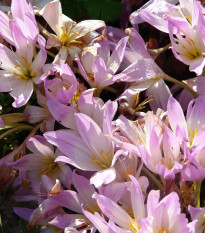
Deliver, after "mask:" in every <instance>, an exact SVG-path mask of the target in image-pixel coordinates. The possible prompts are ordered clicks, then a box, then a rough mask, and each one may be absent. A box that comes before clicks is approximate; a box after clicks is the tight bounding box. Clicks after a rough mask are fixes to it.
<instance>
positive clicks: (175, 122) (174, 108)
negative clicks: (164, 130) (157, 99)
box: [167, 96, 187, 135]
mask: <svg viewBox="0 0 205 233" xmlns="http://www.w3.org/2000/svg"><path fill="white" fill-rule="evenodd" d="M167 111H168V117H169V122H170V125H171V127H172V129H173V131H174V132H176V128H177V126H180V128H181V129H182V130H183V131H185V135H186V134H187V124H186V120H185V117H184V113H183V111H182V108H181V106H180V104H179V103H178V102H177V101H176V100H175V99H174V98H173V97H172V96H170V97H169V100H168V105H167Z"/></svg>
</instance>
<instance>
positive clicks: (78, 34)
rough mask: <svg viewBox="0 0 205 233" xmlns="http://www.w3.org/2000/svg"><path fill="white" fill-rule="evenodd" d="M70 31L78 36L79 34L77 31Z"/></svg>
mask: <svg viewBox="0 0 205 233" xmlns="http://www.w3.org/2000/svg"><path fill="white" fill-rule="evenodd" d="M70 31H71V32H72V33H74V34H76V35H77V36H80V34H78V33H77V32H75V31H73V30H70Z"/></svg>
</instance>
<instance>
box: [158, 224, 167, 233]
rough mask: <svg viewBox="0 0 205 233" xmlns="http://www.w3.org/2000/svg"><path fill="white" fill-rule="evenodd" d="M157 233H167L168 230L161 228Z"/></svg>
mask: <svg viewBox="0 0 205 233" xmlns="http://www.w3.org/2000/svg"><path fill="white" fill-rule="evenodd" d="M157 233H169V230H165V228H164V226H162V227H161V229H160V230H158V232H157Z"/></svg>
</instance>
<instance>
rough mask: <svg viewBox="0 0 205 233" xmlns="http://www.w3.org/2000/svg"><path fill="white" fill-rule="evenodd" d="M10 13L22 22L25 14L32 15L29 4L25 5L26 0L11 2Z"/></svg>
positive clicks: (31, 8)
mask: <svg viewBox="0 0 205 233" xmlns="http://www.w3.org/2000/svg"><path fill="white" fill-rule="evenodd" d="M11 12H12V16H13V17H14V18H16V17H17V18H20V19H21V20H22V21H23V20H24V15H25V13H26V12H30V13H33V7H32V5H31V4H30V3H27V1H26V0H12V3H11ZM33 15H34V13H33Z"/></svg>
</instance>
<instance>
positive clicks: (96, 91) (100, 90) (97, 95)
mask: <svg viewBox="0 0 205 233" xmlns="http://www.w3.org/2000/svg"><path fill="white" fill-rule="evenodd" d="M101 92H102V89H99V88H96V89H95V90H94V96H95V97H100V93H101Z"/></svg>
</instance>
